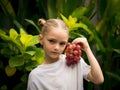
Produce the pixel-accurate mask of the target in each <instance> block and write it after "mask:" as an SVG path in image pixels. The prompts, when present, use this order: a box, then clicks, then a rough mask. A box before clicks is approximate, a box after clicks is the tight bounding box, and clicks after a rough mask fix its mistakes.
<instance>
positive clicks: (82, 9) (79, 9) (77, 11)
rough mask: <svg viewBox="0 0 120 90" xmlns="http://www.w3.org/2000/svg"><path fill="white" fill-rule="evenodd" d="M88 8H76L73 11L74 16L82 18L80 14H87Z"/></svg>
mask: <svg viewBox="0 0 120 90" xmlns="http://www.w3.org/2000/svg"><path fill="white" fill-rule="evenodd" d="M86 10H87V8H86V7H79V8H76V9H75V10H74V11H73V12H72V17H76V18H80V16H83V15H84V14H85V12H86Z"/></svg>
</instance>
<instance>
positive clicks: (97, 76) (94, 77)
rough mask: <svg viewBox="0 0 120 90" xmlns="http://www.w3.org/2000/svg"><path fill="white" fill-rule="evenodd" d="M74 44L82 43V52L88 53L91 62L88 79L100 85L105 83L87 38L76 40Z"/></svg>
mask: <svg viewBox="0 0 120 90" xmlns="http://www.w3.org/2000/svg"><path fill="white" fill-rule="evenodd" d="M72 43H74V44H77V43H80V45H81V48H82V50H84V51H85V52H86V55H87V58H88V60H89V63H90V66H91V71H90V72H89V74H88V76H87V78H88V79H89V80H90V81H92V82H93V83H95V84H100V83H103V82H104V77H103V74H102V70H101V68H100V66H99V64H98V61H97V60H96V58H95V56H94V55H93V53H92V51H91V49H90V46H89V44H88V42H87V39H86V38H76V39H75V40H74V41H73V42H72Z"/></svg>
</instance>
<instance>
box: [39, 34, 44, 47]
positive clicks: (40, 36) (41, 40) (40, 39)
mask: <svg viewBox="0 0 120 90" xmlns="http://www.w3.org/2000/svg"><path fill="white" fill-rule="evenodd" d="M38 39H39V42H40V44H41V45H42V44H43V35H42V34H40V35H39V36H38Z"/></svg>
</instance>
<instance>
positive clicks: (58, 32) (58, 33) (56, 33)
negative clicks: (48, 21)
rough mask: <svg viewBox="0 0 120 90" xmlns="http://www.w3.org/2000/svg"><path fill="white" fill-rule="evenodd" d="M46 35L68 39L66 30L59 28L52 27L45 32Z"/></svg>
mask: <svg viewBox="0 0 120 90" xmlns="http://www.w3.org/2000/svg"><path fill="white" fill-rule="evenodd" d="M46 36H48V37H55V38H60V39H68V37H69V36H68V31H67V30H61V29H52V30H50V31H49V32H48V33H46Z"/></svg>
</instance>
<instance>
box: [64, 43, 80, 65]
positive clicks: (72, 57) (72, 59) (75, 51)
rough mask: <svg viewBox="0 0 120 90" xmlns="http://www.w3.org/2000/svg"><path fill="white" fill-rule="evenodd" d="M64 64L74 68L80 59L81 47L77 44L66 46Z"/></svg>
mask: <svg viewBox="0 0 120 90" xmlns="http://www.w3.org/2000/svg"><path fill="white" fill-rule="evenodd" d="M66 46H67V47H66V50H65V52H66V64H67V65H68V66H74V65H75V64H77V63H78V62H79V61H80V58H81V53H82V52H81V47H80V45H79V44H70V43H68V44H67V45H66Z"/></svg>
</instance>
